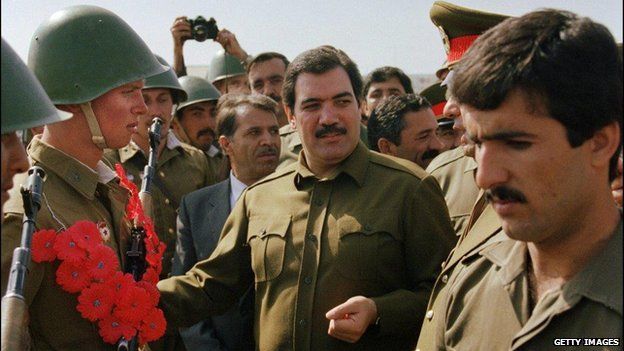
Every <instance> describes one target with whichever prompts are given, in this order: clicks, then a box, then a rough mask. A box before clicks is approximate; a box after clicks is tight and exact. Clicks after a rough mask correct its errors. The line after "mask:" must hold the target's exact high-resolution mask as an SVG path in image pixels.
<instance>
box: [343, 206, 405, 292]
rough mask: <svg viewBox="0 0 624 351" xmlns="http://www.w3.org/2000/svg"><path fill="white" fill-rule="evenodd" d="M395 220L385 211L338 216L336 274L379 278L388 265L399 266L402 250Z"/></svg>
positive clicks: (396, 219)
mask: <svg viewBox="0 0 624 351" xmlns="http://www.w3.org/2000/svg"><path fill="white" fill-rule="evenodd" d="M388 215H390V216H388ZM398 222H399V219H398V218H397V217H396V216H393V215H392V213H388V212H386V211H382V212H381V213H380V212H378V211H373V212H370V213H368V214H366V215H365V216H364V217H362V218H354V217H351V216H344V217H342V218H340V219H338V221H337V223H336V224H337V227H338V237H339V241H338V252H337V254H336V263H337V264H336V266H337V268H338V271H339V272H340V274H341V275H343V276H344V277H345V278H347V279H352V280H379V279H383V274H384V273H386V272H388V269H389V268H390V269H391V270H394V269H397V270H398V269H400V267H401V266H400V265H401V264H402V262H403V252H402V245H401V236H400V235H399V224H398Z"/></svg>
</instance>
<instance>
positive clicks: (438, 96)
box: [419, 82, 463, 152]
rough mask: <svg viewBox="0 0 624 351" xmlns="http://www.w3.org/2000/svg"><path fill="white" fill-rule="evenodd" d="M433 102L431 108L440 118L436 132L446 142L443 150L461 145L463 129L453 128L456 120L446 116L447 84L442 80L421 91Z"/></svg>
mask: <svg viewBox="0 0 624 351" xmlns="http://www.w3.org/2000/svg"><path fill="white" fill-rule="evenodd" d="M419 94H420V95H422V96H423V97H425V98H426V99H427V101H429V103H430V104H431V110H432V111H433V114H434V115H435V116H436V119H437V120H438V129H437V130H436V134H437V135H438V138H439V139H440V141H441V142H442V144H444V147H443V148H442V151H440V152H444V151H448V150H451V149H455V148H456V147H458V146H461V136H462V134H463V131H459V130H455V129H453V124H455V123H454V121H453V120H452V119H450V118H448V117H445V116H444V107H445V106H446V85H442V82H436V83H433V84H431V85H430V86H428V87H426V88H425V89H423V90H422V91H421V92H420V93H419Z"/></svg>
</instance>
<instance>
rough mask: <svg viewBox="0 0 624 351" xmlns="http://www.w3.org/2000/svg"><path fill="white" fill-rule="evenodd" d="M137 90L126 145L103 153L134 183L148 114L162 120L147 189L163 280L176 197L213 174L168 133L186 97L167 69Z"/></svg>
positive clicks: (142, 159)
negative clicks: (138, 107) (135, 120)
mask: <svg viewBox="0 0 624 351" xmlns="http://www.w3.org/2000/svg"><path fill="white" fill-rule="evenodd" d="M155 56H156V58H157V59H158V61H159V62H160V63H161V64H162V65H164V66H167V67H169V64H168V63H167V62H166V61H165V60H164V59H163V58H162V57H160V56H158V55H155ZM142 95H143V101H144V102H145V104H146V106H147V113H144V114H141V115H139V124H138V126H137V132H136V133H135V134H133V135H132V140H131V141H130V143H129V144H128V145H126V146H124V147H122V148H119V149H108V150H106V152H105V156H104V157H105V159H106V160H107V161H108V162H110V164H113V165H114V164H116V163H120V164H121V165H122V166H123V168H124V169H125V171H126V173H127V174H128V178H130V179H131V180H132V181H133V182H134V183H135V184H136V185H137V186H138V187H139V188H140V186H141V174H142V172H143V170H144V168H145V165H147V161H148V157H149V152H150V143H149V134H148V133H149V128H150V126H151V124H152V121H153V120H154V118H160V119H161V120H162V121H163V124H162V127H161V139H160V144H159V145H158V164H157V165H156V172H155V174H154V178H153V179H152V190H151V195H152V202H153V210H154V215H153V222H154V227H155V230H156V233H157V234H158V237H159V238H160V240H161V241H162V242H164V243H165V244H166V245H167V249H166V251H165V254H164V256H163V270H162V272H161V275H160V278H161V279H163V278H166V277H167V276H168V275H169V273H170V272H171V259H172V258H173V253H174V251H175V240H176V215H177V214H176V211H177V209H178V205H179V203H180V200H181V199H182V196H184V195H186V194H187V193H189V192H191V191H194V190H197V189H199V188H202V187H205V186H208V185H211V184H213V183H215V180H214V178H215V176H214V173H212V172H211V170H210V168H209V166H208V161H207V160H206V157H205V156H204V154H203V153H202V151H201V150H199V149H197V148H195V147H193V146H191V145H188V144H185V143H182V142H180V140H179V139H178V138H177V137H176V136H175V135H174V134H173V133H170V132H169V129H170V128H169V127H170V125H171V121H172V119H173V111H174V110H175V108H176V107H177V106H178V105H180V104H183V103H185V101H186V100H187V98H188V95H187V93H186V91H185V90H184V89H183V88H182V86H181V85H180V83H179V82H178V78H177V77H176V75H175V73H174V72H173V70H172V69H171V68H170V67H169V69H168V70H167V71H166V72H164V73H161V74H158V75H155V76H152V77H148V78H146V79H145V86H144V87H143V89H142Z"/></svg>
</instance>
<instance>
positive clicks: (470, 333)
mask: <svg viewBox="0 0 624 351" xmlns="http://www.w3.org/2000/svg"><path fill="white" fill-rule="evenodd" d="M588 68H591V69H588ZM456 70H457V71H456V74H455V77H454V80H453V84H452V85H451V87H450V89H451V93H452V95H453V96H454V97H455V98H456V99H457V102H458V104H459V106H460V108H461V113H462V116H463V118H464V122H465V126H466V130H467V136H468V138H469V139H470V140H471V142H473V143H474V144H475V145H476V149H475V158H476V161H477V163H478V165H479V166H478V169H477V174H476V182H477V185H478V186H479V187H480V188H482V189H484V190H485V191H486V198H487V199H488V201H489V203H490V204H491V206H492V208H493V209H494V211H495V212H496V214H497V215H498V217H499V218H500V220H501V221H502V228H503V231H504V232H503V233H501V234H500V235H497V236H498V237H499V238H498V240H495V238H492V239H491V241H490V243H489V244H488V245H484V246H483V247H482V248H481V249H480V250H478V251H477V252H473V253H471V254H469V255H467V256H466V257H465V258H464V259H463V261H462V262H463V264H462V265H459V266H458V273H457V275H456V276H454V277H451V278H449V280H448V296H447V298H446V301H445V302H444V304H445V307H444V311H446V313H444V314H441V315H439V316H438V318H439V320H438V324H439V325H440V327H441V329H442V331H441V332H440V333H438V334H437V335H436V338H435V339H434V345H435V347H433V348H432V349H435V350H439V349H447V348H448V349H455V350H464V349H465V350H483V349H496V350H500V349H510V350H546V349H551V348H552V347H553V345H555V346H556V345H574V346H576V345H578V344H570V343H569V342H568V343H567V344H563V343H562V342H565V340H564V341H562V340H561V339H560V338H566V337H573V338H592V339H585V340H582V339H580V340H581V341H583V344H582V345H584V346H587V345H590V344H588V343H587V342H588V341H589V342H593V345H599V346H600V348H601V349H608V350H616V349H618V350H619V349H621V344H620V342H621V340H622V304H621V301H622V248H623V246H622V212H621V210H619V209H618V208H617V206H616V204H615V203H614V201H613V197H612V194H611V189H610V186H609V183H610V181H612V180H613V179H614V177H615V176H616V167H617V161H618V156H619V155H618V153H619V150H620V147H621V139H620V138H621V128H622V94H623V89H622V61H621V58H619V57H618V54H617V49H616V44H615V41H614V38H613V36H612V34H611V33H610V32H609V30H608V29H607V28H606V27H605V26H603V25H601V24H598V23H596V22H594V21H592V20H591V19H589V18H584V17H580V16H577V15H575V14H573V13H570V12H567V11H560V10H550V9H546V10H539V11H535V12H531V13H528V14H526V15H524V16H521V17H518V18H511V19H508V20H506V21H504V22H502V23H501V24H499V25H497V26H496V27H494V28H492V29H491V30H489V31H488V32H486V33H484V34H483V35H482V36H481V37H480V38H479V39H477V40H476V41H475V43H474V45H473V46H472V47H471V49H470V50H469V51H468V52H467V53H466V55H465V56H464V58H463V59H462V62H461V63H460V64H459V66H458V67H457V68H456ZM468 239H469V238H467V240H468ZM596 342H598V344H596Z"/></svg>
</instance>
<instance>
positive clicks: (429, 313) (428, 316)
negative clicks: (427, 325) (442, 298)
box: [425, 310, 433, 321]
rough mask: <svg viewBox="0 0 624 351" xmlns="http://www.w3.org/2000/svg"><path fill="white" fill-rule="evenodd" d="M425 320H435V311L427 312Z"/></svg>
mask: <svg viewBox="0 0 624 351" xmlns="http://www.w3.org/2000/svg"><path fill="white" fill-rule="evenodd" d="M425 318H427V320H429V321H430V320H431V319H433V310H429V311H427V314H426V315H425Z"/></svg>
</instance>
